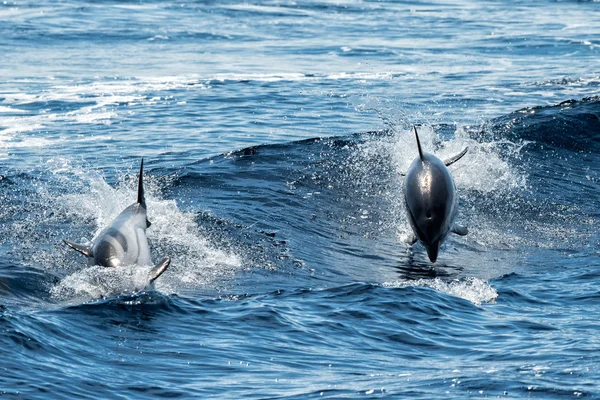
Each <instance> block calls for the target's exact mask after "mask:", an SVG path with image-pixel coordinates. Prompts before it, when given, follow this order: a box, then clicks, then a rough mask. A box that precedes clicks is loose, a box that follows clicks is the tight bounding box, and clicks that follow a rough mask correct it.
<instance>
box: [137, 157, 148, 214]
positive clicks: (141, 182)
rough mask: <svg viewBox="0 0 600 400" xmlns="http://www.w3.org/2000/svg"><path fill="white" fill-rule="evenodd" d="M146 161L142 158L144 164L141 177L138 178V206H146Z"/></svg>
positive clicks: (141, 165) (141, 167) (141, 168)
mask: <svg viewBox="0 0 600 400" xmlns="http://www.w3.org/2000/svg"><path fill="white" fill-rule="evenodd" d="M143 174H144V159H143V158H142V163H141V164H140V176H139V178H138V198H137V202H138V204H146V199H145V198H144V177H143Z"/></svg>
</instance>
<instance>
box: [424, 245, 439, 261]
mask: <svg viewBox="0 0 600 400" xmlns="http://www.w3.org/2000/svg"><path fill="white" fill-rule="evenodd" d="M425 248H426V249H427V255H428V256H429V260H430V261H431V262H432V263H434V262H435V260H437V256H438V252H439V251H440V242H439V241H437V242H435V243H433V244H430V245H426V246H425Z"/></svg>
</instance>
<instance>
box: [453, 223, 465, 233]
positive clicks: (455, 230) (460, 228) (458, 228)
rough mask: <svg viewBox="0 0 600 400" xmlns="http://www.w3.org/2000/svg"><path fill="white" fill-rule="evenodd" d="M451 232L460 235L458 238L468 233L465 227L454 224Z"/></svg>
mask: <svg viewBox="0 0 600 400" xmlns="http://www.w3.org/2000/svg"><path fill="white" fill-rule="evenodd" d="M452 232H453V233H456V234H457V235H460V236H465V235H466V234H468V233H469V230H468V229H467V227H466V226H461V225H457V224H454V226H453V227H452Z"/></svg>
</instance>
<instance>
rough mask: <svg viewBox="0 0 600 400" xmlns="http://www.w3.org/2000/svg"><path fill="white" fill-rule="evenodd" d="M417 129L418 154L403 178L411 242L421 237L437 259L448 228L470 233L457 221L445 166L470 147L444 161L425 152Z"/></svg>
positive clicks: (449, 179) (448, 174) (452, 230)
mask: <svg viewBox="0 0 600 400" xmlns="http://www.w3.org/2000/svg"><path fill="white" fill-rule="evenodd" d="M414 130H415V137H416V138H417V148H418V149H419V157H417V158H416V159H415V160H414V161H413V162H412V164H411V165H410V167H409V169H408V172H407V173H406V178H405V179H404V202H405V205H406V211H407V214H408V220H409V221H410V226H411V227H412V230H413V232H414V236H413V237H412V238H411V239H410V240H409V241H408V242H409V244H411V245H412V244H414V243H415V242H416V241H417V240H420V241H421V243H422V244H423V245H424V246H425V248H426V249H427V255H428V256H429V260H431V262H435V260H437V256H438V251H439V249H440V246H441V244H442V242H443V241H444V239H446V236H448V233H449V232H454V233H456V234H458V235H461V236H464V235H466V234H467V233H468V232H467V228H466V227H463V226H460V225H455V224H454V220H455V219H456V214H457V213H458V203H457V200H456V187H455V185H454V180H453V179H452V175H450V172H449V171H448V168H446V167H447V166H448V165H451V164H454V163H455V162H456V161H458V160H460V159H461V158H462V157H463V156H464V155H465V154H466V153H467V151H468V150H469V148H468V147H466V148H465V149H464V150H463V151H461V152H460V154H458V155H456V156H454V157H452V158H450V159H448V160H445V161H442V160H440V159H439V158H437V157H436V156H434V155H433V154H428V153H423V151H422V150H421V143H420V141H419V134H418V133H417V128H416V127H414Z"/></svg>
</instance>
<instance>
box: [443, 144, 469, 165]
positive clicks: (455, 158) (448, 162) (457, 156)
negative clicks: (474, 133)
mask: <svg viewBox="0 0 600 400" xmlns="http://www.w3.org/2000/svg"><path fill="white" fill-rule="evenodd" d="M467 151H469V147H465V148H464V150H463V151H461V152H460V153H459V154H457V155H455V156H454V157H450V158H448V159H447V160H444V165H445V166H446V167H447V166H449V165H452V164H454V163H455V162H457V161H458V160H460V159H461V158H463V156H464V155H465V154H467Z"/></svg>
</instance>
